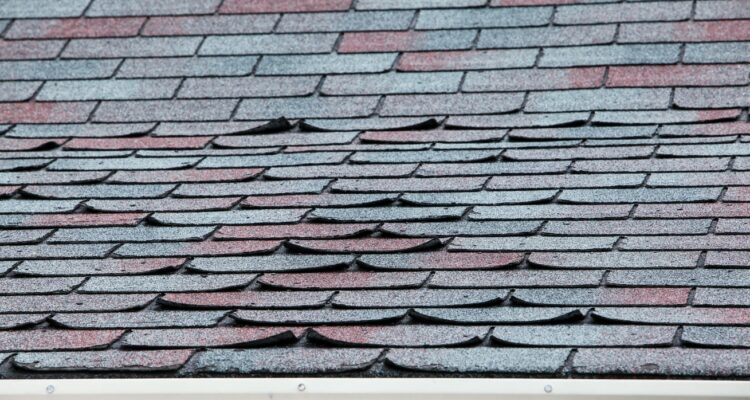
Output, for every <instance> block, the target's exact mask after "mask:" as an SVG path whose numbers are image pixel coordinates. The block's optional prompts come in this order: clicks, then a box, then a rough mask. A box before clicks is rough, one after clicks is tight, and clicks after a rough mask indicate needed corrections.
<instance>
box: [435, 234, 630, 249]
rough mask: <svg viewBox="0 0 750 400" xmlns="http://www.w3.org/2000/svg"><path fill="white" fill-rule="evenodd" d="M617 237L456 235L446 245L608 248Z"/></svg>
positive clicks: (522, 247)
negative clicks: (475, 236) (479, 236)
mask: <svg viewBox="0 0 750 400" xmlns="http://www.w3.org/2000/svg"><path fill="white" fill-rule="evenodd" d="M616 240H617V237H607V236H578V237H552V236H535V237H481V238H472V237H457V238H455V239H454V240H453V242H451V243H450V244H449V245H448V248H449V249H450V250H454V251H537V250H610V249H612V246H613V245H614V244H615V241H616Z"/></svg>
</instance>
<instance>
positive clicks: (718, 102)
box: [674, 87, 750, 108]
mask: <svg viewBox="0 0 750 400" xmlns="http://www.w3.org/2000/svg"><path fill="white" fill-rule="evenodd" d="M674 104H675V106H677V107H682V108H727V107H747V106H748V105H750V89H748V88H747V87H720V88H678V89H676V91H675V95H674Z"/></svg>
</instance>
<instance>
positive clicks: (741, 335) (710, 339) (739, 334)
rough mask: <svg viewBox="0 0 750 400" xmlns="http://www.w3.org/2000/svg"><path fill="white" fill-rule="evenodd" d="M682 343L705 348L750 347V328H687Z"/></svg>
mask: <svg viewBox="0 0 750 400" xmlns="http://www.w3.org/2000/svg"><path fill="white" fill-rule="evenodd" d="M682 341H683V342H685V343H689V344H693V345H698V346H704V347H745V348H747V347H750V328H739V327H729V326H687V327H685V330H684V331H683V332H682Z"/></svg>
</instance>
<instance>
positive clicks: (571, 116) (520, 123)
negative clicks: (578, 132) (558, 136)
mask: <svg viewBox="0 0 750 400" xmlns="http://www.w3.org/2000/svg"><path fill="white" fill-rule="evenodd" d="M589 114H590V113H588V112H578V113H547V114H509V115H482V116H473V115H471V116H453V117H450V118H448V121H447V122H446V123H445V126H446V127H448V128H463V129H466V128H514V127H529V128H533V127H546V126H560V125H568V124H580V123H582V122H586V121H588V119H589Z"/></svg>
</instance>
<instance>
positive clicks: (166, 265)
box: [15, 258, 186, 276]
mask: <svg viewBox="0 0 750 400" xmlns="http://www.w3.org/2000/svg"><path fill="white" fill-rule="evenodd" d="M185 261H186V260H185V259H182V258H156V259H111V258H108V259H90V260H76V261H75V262H70V261H68V260H27V261H24V262H23V263H21V264H20V265H19V266H18V267H16V269H15V273H16V274H18V275H19V276H71V275H80V276H91V275H131V274H132V275H138V274H149V273H159V272H173V271H174V270H176V269H177V268H179V267H180V266H181V265H182V264H184V263H185Z"/></svg>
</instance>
